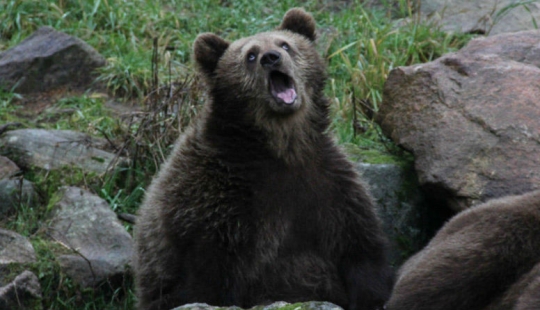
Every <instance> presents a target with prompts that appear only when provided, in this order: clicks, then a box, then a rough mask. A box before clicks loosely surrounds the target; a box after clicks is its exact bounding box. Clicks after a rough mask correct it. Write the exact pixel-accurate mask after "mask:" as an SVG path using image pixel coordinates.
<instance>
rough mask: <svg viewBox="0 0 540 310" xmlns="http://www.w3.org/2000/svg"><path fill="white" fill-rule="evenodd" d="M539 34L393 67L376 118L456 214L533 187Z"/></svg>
mask: <svg viewBox="0 0 540 310" xmlns="http://www.w3.org/2000/svg"><path fill="white" fill-rule="evenodd" d="M538 42H540V31H527V32H520V33H516V34H504V35H499V36H493V37H489V38H485V39H484V38H483V39H476V40H473V41H472V42H471V43H470V44H468V45H467V46H466V47H465V48H463V49H462V50H461V51H459V52H457V53H453V54H448V55H445V56H443V57H441V58H439V59H437V60H436V61H433V62H431V63H427V64H419V65H414V66H410V67H399V68H396V69H394V70H392V71H391V72H390V74H389V77H388V80H387V82H386V84H385V87H384V98H383V102H382V104H381V108H380V111H379V113H378V116H377V121H378V122H379V123H380V125H381V127H382V129H383V131H384V133H385V134H386V135H387V136H389V137H391V138H392V139H393V140H394V141H395V142H397V143H398V144H400V145H402V146H403V147H404V148H406V149H408V150H410V151H411V152H412V153H413V154H414V156H415V167H416V171H417V172H418V176H419V181H420V184H421V185H423V186H425V188H426V189H427V190H428V191H429V192H431V194H432V195H436V196H439V197H441V198H443V199H444V200H446V201H448V202H449V204H450V207H451V208H452V209H454V210H455V211H460V210H463V209H465V208H467V207H469V206H471V205H474V204H476V203H478V202H481V201H486V200H487V199H490V198H495V197H501V196H506V195H511V194H521V193H524V192H528V191H531V190H534V189H537V188H540V156H538V154H539V153H540V121H539V119H540V103H539V101H538V98H540V87H538V85H537V83H536V81H540V69H539V66H540V44H539V43H538Z"/></svg>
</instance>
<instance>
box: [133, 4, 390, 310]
mask: <svg viewBox="0 0 540 310" xmlns="http://www.w3.org/2000/svg"><path fill="white" fill-rule="evenodd" d="M314 39H315V21H314V20H313V18H312V17H311V15H309V14H307V13H306V12H305V11H303V10H302V9H292V10H290V11H289V12H288V13H287V14H286V15H285V17H284V20H283V22H282V24H281V26H280V27H279V28H278V29H277V30H275V31H271V32H266V33H260V34H257V35H254V36H252V37H248V38H243V39H240V40H238V41H235V42H233V43H229V42H227V41H225V40H223V39H221V38H220V37H218V36H217V35H214V34H210V33H205V34H201V35H199V37H198V38H197V39H196V41H195V43H194V58H195V61H196V63H197V65H198V67H199V71H200V72H201V73H202V76H203V78H205V80H206V84H207V85H208V103H207V104H206V106H205V111H203V112H202V115H201V116H200V118H199V119H198V120H197V121H196V122H195V123H194V124H193V125H192V126H191V127H190V129H189V130H188V131H187V132H186V133H185V134H184V135H182V136H181V137H180V138H179V140H178V141H177V143H176V146H175V149H174V150H173V152H172V154H171V156H170V157H169V159H168V160H167V162H166V163H165V164H164V166H163V167H162V169H161V171H160V173H159V175H158V176H157V177H156V179H155V180H154V181H153V182H152V184H151V186H150V188H149V190H148V192H147V195H146V197H145V201H144V202H143V205H142V207H141V209H140V212H139V218H138V221H137V225H136V233H135V240H136V257H135V264H134V265H135V266H134V270H135V275H136V290H137V297H138V302H139V304H138V308H139V309H145V310H146V309H169V308H172V307H174V306H179V305H182V304H186V303H193V302H204V303H208V304H212V305H218V306H229V305H237V306H241V307H251V306H254V305H257V304H265V303H270V302H272V301H279V300H284V301H288V302H297V301H307V300H326V301H330V302H334V303H336V304H338V305H340V306H343V307H345V308H348V309H366V310H368V309H376V308H377V307H380V306H382V305H383V304H384V302H385V300H386V299H387V298H388V296H389V294H390V289H391V285H392V283H391V270H390V268H389V267H388V265H387V262H386V258H385V240H384V237H383V232H382V230H381V227H380V224H379V221H378V219H377V217H376V215H375V212H374V209H373V203H372V200H371V198H370V197H369V195H368V193H367V192H366V190H365V188H364V186H363V185H362V183H361V182H360V180H359V178H358V175H357V174H356V172H355V169H354V168H353V166H352V164H351V163H350V162H349V161H348V160H347V159H346V158H345V156H344V155H343V154H342V153H341V151H340V150H339V149H338V148H337V147H336V145H335V144H334V142H333V140H332V139H331V138H330V137H329V136H328V135H327V133H326V131H327V127H328V122H329V119H328V101H327V99H326V98H325V97H324V95H323V88H324V84H325V79H326V74H325V70H326V69H325V64H324V62H323V60H322V59H321V57H320V56H319V55H318V54H317V53H316V51H315V48H314V42H313V41H314Z"/></svg>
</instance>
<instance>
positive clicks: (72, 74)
mask: <svg viewBox="0 0 540 310" xmlns="http://www.w3.org/2000/svg"><path fill="white" fill-rule="evenodd" d="M104 65H105V58H104V57H103V56H101V55H99V53H98V52H97V51H96V50H95V49H93V48H92V47H91V46H89V45H88V44H86V43H85V42H83V41H81V40H80V39H78V38H75V37H72V36H69V35H67V34H65V33H62V32H58V31H55V30H54V29H53V28H51V27H41V28H39V29H38V30H37V31H36V32H34V33H33V34H32V35H31V36H29V37H28V38H26V39H25V40H23V41H22V42H21V43H20V44H19V45H17V46H15V47H13V48H11V49H9V50H7V51H5V52H3V53H2V54H0V86H2V87H4V88H6V89H8V90H9V89H12V88H13V87H15V90H16V91H17V92H19V93H30V92H39V91H44V90H49V89H51V88H55V87H58V86H63V85H67V84H69V85H74V86H82V85H86V84H88V83H90V82H92V80H93V79H92V77H93V74H92V73H93V71H94V70H95V69H96V68H98V67H101V66H104Z"/></svg>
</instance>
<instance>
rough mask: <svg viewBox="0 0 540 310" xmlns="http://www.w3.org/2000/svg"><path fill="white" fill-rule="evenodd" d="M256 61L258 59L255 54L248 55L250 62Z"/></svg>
mask: <svg viewBox="0 0 540 310" xmlns="http://www.w3.org/2000/svg"><path fill="white" fill-rule="evenodd" d="M255 59H257V56H255V53H249V54H248V55H247V60H248V61H249V62H254V61H255Z"/></svg>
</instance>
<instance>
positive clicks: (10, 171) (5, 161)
mask: <svg viewBox="0 0 540 310" xmlns="http://www.w3.org/2000/svg"><path fill="white" fill-rule="evenodd" d="M19 171H20V169H19V167H17V165H16V164H15V163H14V162H12V161H11V160H9V158H7V157H4V156H0V180H2V179H7V178H10V177H12V176H14V175H15V174H17V173H18V172H19Z"/></svg>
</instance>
